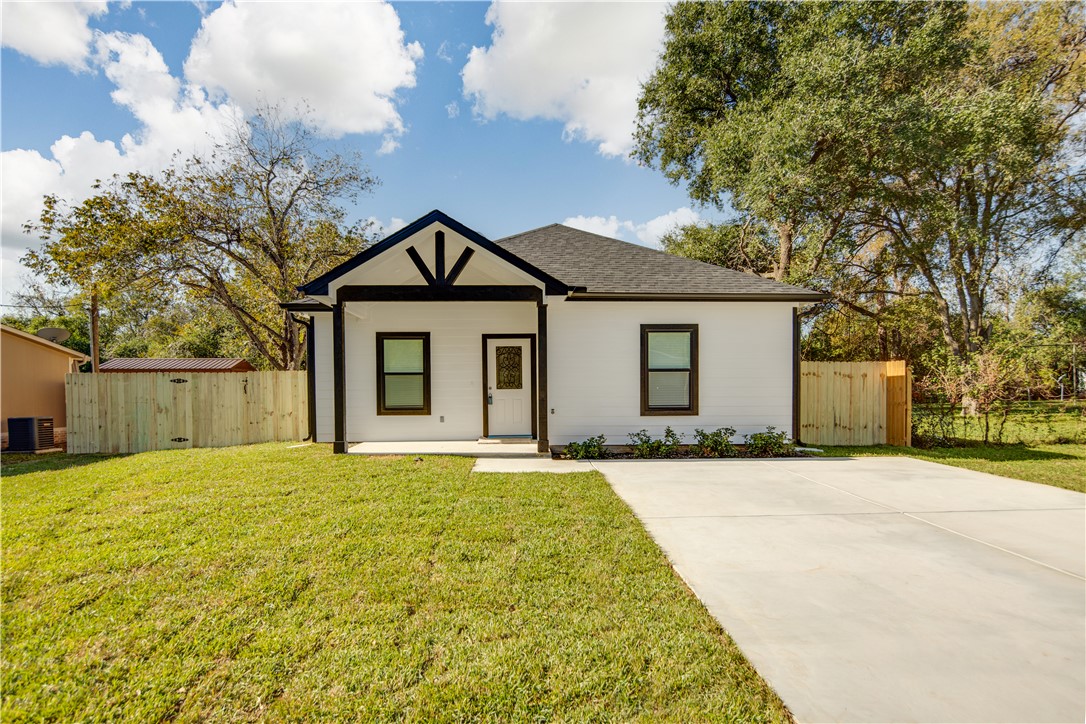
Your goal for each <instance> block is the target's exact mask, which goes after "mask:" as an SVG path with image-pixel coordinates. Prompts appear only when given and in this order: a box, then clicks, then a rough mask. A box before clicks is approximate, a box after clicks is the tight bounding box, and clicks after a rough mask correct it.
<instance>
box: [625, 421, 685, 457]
mask: <svg viewBox="0 0 1086 724" xmlns="http://www.w3.org/2000/svg"><path fill="white" fill-rule="evenodd" d="M629 437H630V447H631V448H633V454H634V457H635V458H673V457H675V456H676V455H677V454H678V452H679V445H680V444H681V443H682V440H683V436H682V435H680V434H679V433H677V432H675V431H674V430H672V429H671V427H670V426H668V427H665V428H664V437H663V438H662V439H660V440H654V439H652V436H651V435H649V432H648V430H641V431H640V432H631V433H630V435H629Z"/></svg>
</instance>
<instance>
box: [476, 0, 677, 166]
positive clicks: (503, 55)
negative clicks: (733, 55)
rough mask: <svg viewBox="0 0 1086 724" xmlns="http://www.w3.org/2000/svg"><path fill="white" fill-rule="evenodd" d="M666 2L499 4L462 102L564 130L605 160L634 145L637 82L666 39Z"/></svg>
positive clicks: (488, 113)
mask: <svg viewBox="0 0 1086 724" xmlns="http://www.w3.org/2000/svg"><path fill="white" fill-rule="evenodd" d="M666 10H667V5H666V4H665V3H656V2H649V3H500V2H494V3H492V4H491V6H490V8H489V9H488V10H487V14H486V21H487V23H489V24H490V25H493V26H494V33H493V35H492V38H491V44H490V46H489V47H487V48H472V49H471V52H470V53H469V55H468V62H467V65H465V66H464V70H463V72H462V74H461V75H462V78H463V81H464V96H465V97H466V98H469V99H472V101H473V103H474V110H475V112H476V114H478V115H479V116H481V117H483V118H486V119H493V118H496V117H497V116H498V115H499V114H502V113H504V114H506V115H508V116H510V117H512V118H516V119H520V120H527V119H530V118H545V119H551V120H558V121H561V122H563V123H564V124H565V131H564V135H565V137H566V138H567V139H576V140H585V141H591V142H598V144H599V146H598V149H599V152H600V153H601V154H603V155H605V156H621V155H625V154H627V153H629V151H630V150H631V149H632V147H633V139H632V134H633V130H634V126H635V121H636V117H637V95H638V92H639V90H640V84H641V83H642V82H643V81H645V80H646V79H647V78H648V77H649V75H650V74H651V73H652V70H653V68H654V67H655V64H656V59H657V56H658V55H659V52H660V50H661V47H662V42H663V37H664V13H665V11H666Z"/></svg>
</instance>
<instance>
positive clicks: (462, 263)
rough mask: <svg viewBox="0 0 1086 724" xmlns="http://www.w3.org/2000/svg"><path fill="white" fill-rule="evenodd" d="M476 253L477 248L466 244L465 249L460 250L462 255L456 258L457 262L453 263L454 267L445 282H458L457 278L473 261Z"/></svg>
mask: <svg viewBox="0 0 1086 724" xmlns="http://www.w3.org/2000/svg"><path fill="white" fill-rule="evenodd" d="M474 254H475V250H474V249H472V248H471V247H470V246H465V247H464V250H463V251H462V252H460V256H458V257H457V258H456V262H455V263H454V264H453V266H452V269H450V270H449V277H448V278H447V279H446V280H445V284H447V285H448V286H450V287H451V286H452V285H453V284H456V280H457V279H458V278H459V277H460V274H461V272H463V271H464V267H466V266H467V265H468V262H469V261H471V257H472V255H474Z"/></svg>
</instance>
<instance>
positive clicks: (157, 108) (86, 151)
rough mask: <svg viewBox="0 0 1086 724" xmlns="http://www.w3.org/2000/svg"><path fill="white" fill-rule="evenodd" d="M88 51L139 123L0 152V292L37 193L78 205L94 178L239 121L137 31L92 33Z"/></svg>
mask: <svg viewBox="0 0 1086 724" xmlns="http://www.w3.org/2000/svg"><path fill="white" fill-rule="evenodd" d="M91 57H92V59H93V61H94V63H95V67H97V68H100V69H101V70H102V71H103V72H104V74H105V76H106V78H108V79H109V80H110V81H111V82H112V83H113V84H114V90H113V92H112V94H111V97H112V98H113V101H114V102H115V103H117V104H118V105H120V106H123V107H125V108H127V109H128V110H129V111H130V112H131V113H132V115H133V116H134V117H135V118H136V119H137V120H138V121H139V127H138V129H137V130H136V131H135V132H133V133H129V134H125V135H124V136H123V137H122V138H121V139H120V141H119V142H114V141H112V140H99V139H98V138H96V137H95V136H94V134H92V133H90V132H89V131H84V132H83V133H81V134H79V135H78V136H69V135H65V136H61V137H60V138H58V139H57V140H56V141H54V142H53V144H52V145H51V146H50V148H49V151H48V152H47V153H45V154H43V153H40V152H39V151H36V150H28V149H13V150H9V151H4V152H3V153H2V154H0V175H2V177H3V180H4V183H3V186H2V192H0V213H2V215H3V223H2V226H0V244H2V246H3V247H4V249H5V251H4V254H3V259H4V262H3V263H4V270H3V280H4V291H5V294H7V293H8V292H9V291H10V289H11V286H9V285H10V284H13V283H14V281H13V280H15V279H16V278H17V277H18V276H19V274H20V273H21V272H22V268H21V266H19V264H18V262H17V258H18V256H20V255H21V254H22V253H23V252H25V250H26V249H27V248H28V247H33V246H37V244H38V243H39V242H38V240H37V239H35V238H34V237H30V236H26V235H25V234H23V232H22V225H23V224H24V223H26V222H28V221H36V220H37V218H38V216H39V215H40V213H41V208H42V197H43V196H44V195H46V194H56V195H58V196H60V197H61V198H64V199H67V200H68V201H69V202H70V203H72V204H77V203H80V202H82V201H83V199H85V198H86V197H87V196H89V195H90V194H91V193H92V192H93V189H92V185H93V184H94V182H95V181H96V180H99V179H107V178H109V177H110V176H112V175H113V174H125V173H128V172H130V171H135V170H139V171H144V172H154V171H157V170H159V169H161V168H164V167H165V166H166V165H167V164H169V163H170V161H171V159H172V158H173V156H174V155H175V154H176V153H178V152H180V153H181V154H183V155H186V156H187V155H190V154H193V153H197V152H200V151H203V150H206V149H208V148H210V147H211V146H212V145H213V144H214V143H215V142H216V141H220V140H222V139H223V138H224V137H225V134H227V133H229V132H230V131H231V130H232V129H233V128H234V127H235V126H236V125H237V124H238V123H240V119H241V111H240V109H238V108H237V107H235V106H233V105H231V104H229V103H220V104H215V103H211V102H209V101H208V100H207V98H206V97H205V96H204V94H203V91H202V90H200V89H199V88H196V87H193V86H189V85H185V84H182V83H181V82H180V81H178V80H177V79H176V78H174V77H172V76H171V75H170V73H169V69H168V68H167V66H166V63H165V62H164V61H163V59H162V55H161V54H160V53H159V52H158V51H157V50H156V49H155V47H154V46H153V45H152V44H151V42H150V41H149V40H148V39H147V38H145V37H144V36H142V35H129V34H126V33H109V34H100V35H99V36H98V38H97V40H96V43H95V49H94V52H93V54H92V56H91ZM16 179H17V183H16V182H13V180H16ZM8 249H10V250H12V251H11V252H9V251H7V250H8Z"/></svg>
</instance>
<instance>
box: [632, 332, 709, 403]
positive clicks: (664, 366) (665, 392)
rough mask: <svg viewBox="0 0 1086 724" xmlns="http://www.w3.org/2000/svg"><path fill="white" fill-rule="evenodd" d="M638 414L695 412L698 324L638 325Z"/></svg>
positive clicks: (696, 399)
mask: <svg viewBox="0 0 1086 724" xmlns="http://www.w3.org/2000/svg"><path fill="white" fill-rule="evenodd" d="M641 414H642V415H696V414H698V325H696V324H642V325H641Z"/></svg>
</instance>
